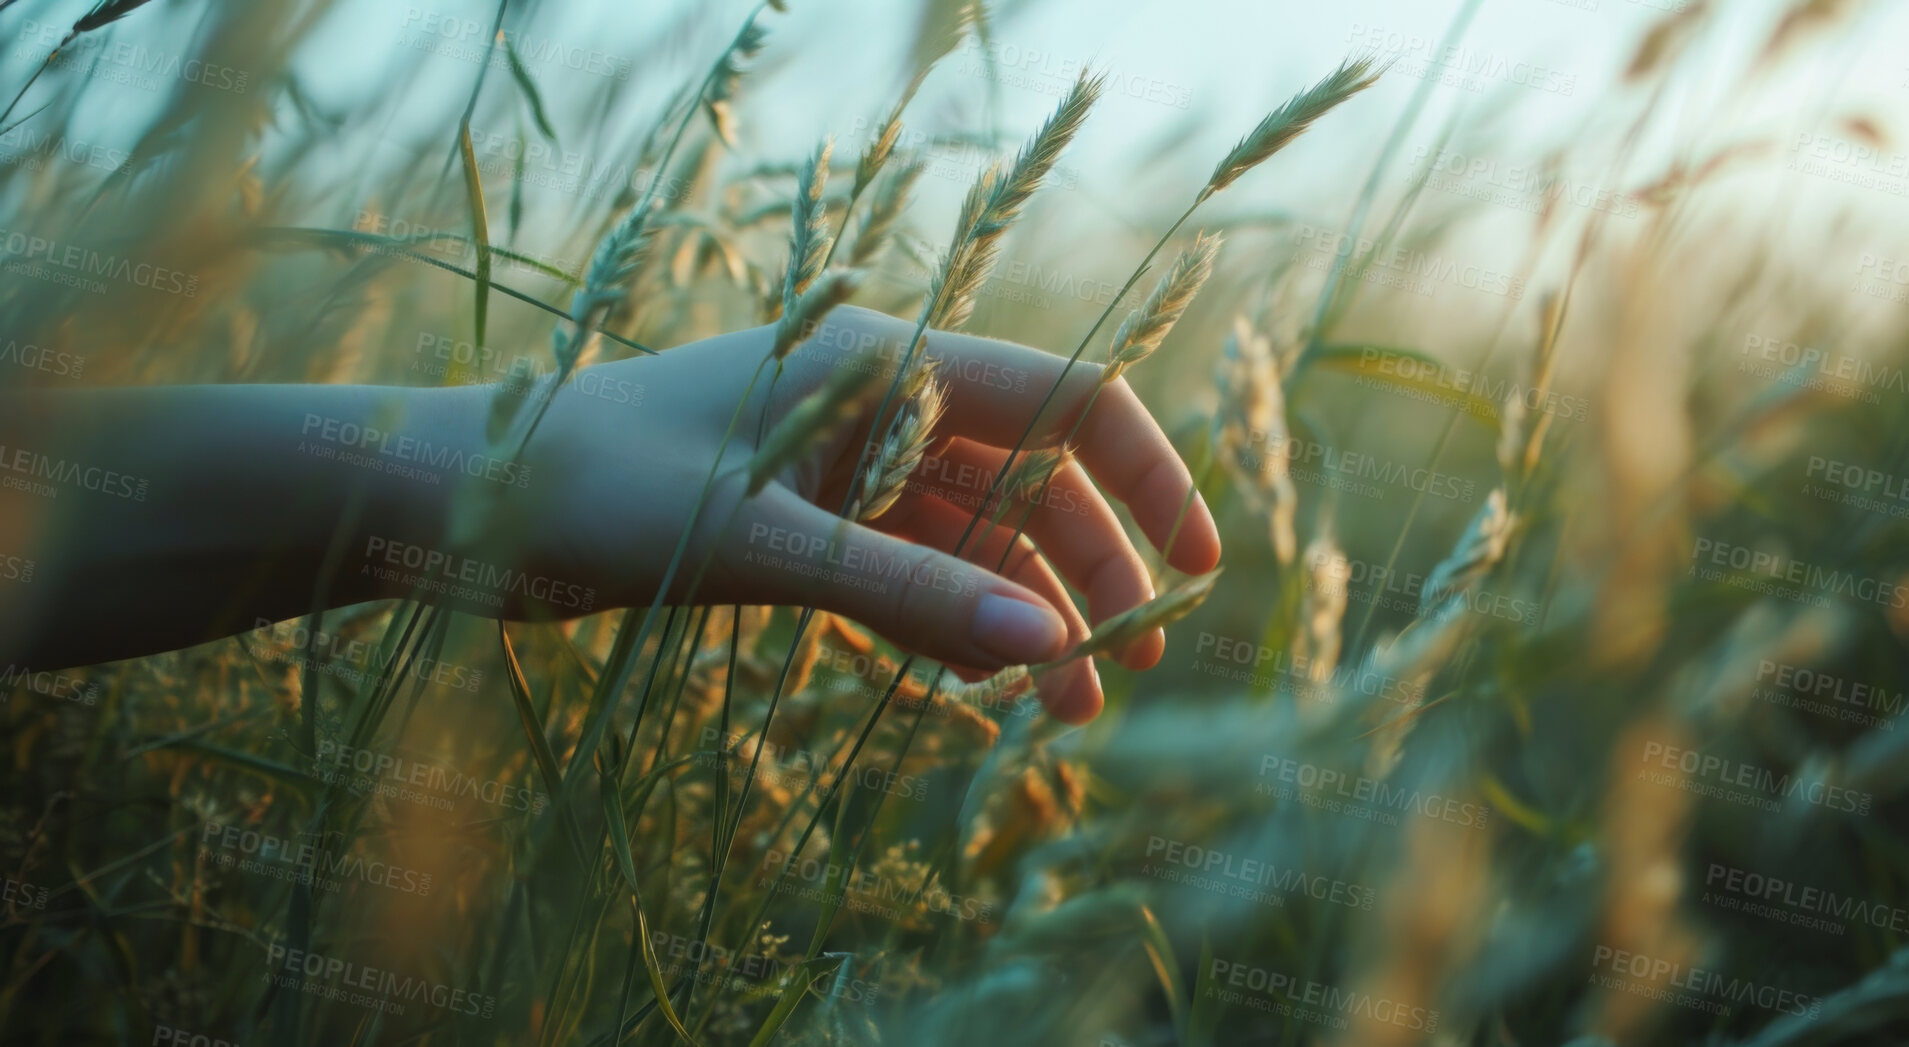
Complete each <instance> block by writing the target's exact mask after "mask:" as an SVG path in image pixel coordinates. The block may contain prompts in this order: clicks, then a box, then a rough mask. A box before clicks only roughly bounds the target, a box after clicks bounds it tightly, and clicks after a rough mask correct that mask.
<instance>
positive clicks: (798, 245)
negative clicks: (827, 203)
mask: <svg viewBox="0 0 1909 1047" xmlns="http://www.w3.org/2000/svg"><path fill="white" fill-rule="evenodd" d="M834 151H835V142H834V140H833V139H830V138H824V139H823V140H822V144H821V145H818V146H816V148H815V152H814V153H812V154H810V156H809V159H808V161H807V162H806V163H804V164H803V165H802V172H801V173H800V174H799V175H797V176H796V186H795V204H794V207H793V208H792V210H791V211H790V229H789V272H788V275H787V277H786V280H787V283H786V285H785V290H784V292H783V295H782V308H783V310H784V311H785V312H786V311H788V310H790V309H792V308H794V305H795V300H796V298H797V297H799V296H800V295H801V294H802V293H803V292H804V291H807V290H808V289H809V285H810V284H812V283H814V282H815V278H816V277H818V276H820V275H822V262H823V259H825V258H827V257H828V254H829V241H830V236H829V218H828V209H827V208H825V207H823V206H822V192H823V190H824V189H826V188H827V187H828V184H829V157H830V155H831V154H832V153H833V152H834Z"/></svg>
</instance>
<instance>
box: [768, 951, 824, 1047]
mask: <svg viewBox="0 0 1909 1047" xmlns="http://www.w3.org/2000/svg"><path fill="white" fill-rule="evenodd" d="M846 955H847V954H845V953H835V954H833V955H829V956H817V957H815V958H814V959H812V960H803V961H802V962H801V963H798V964H796V965H795V970H793V971H791V972H790V973H789V982H788V984H787V985H784V986H783V987H782V994H781V995H780V996H778V997H777V998H776V1005H775V1008H774V1009H773V1010H771V1011H770V1012H769V1016H768V1017H767V1018H765V1019H763V1022H762V1028H760V1029H757V1030H756V1035H755V1038H754V1039H752V1040H750V1041H749V1047H769V1044H770V1043H772V1042H774V1041H775V1038H776V1033H778V1032H781V1031H782V1026H783V1025H785V1024H787V1023H788V1021H789V1019H790V1017H792V1016H793V1015H794V1014H795V1009H796V1006H797V1005H798V1004H800V1003H801V1002H802V998H803V997H804V996H807V995H808V994H809V986H811V985H814V984H815V981H816V979H818V978H823V977H827V976H828V975H830V974H833V973H834V972H835V971H836V970H837V969H839V968H840V967H841V966H842V961H843V959H845V958H846Z"/></svg>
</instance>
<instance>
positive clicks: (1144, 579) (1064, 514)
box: [916, 439, 1166, 669]
mask: <svg viewBox="0 0 1909 1047" xmlns="http://www.w3.org/2000/svg"><path fill="white" fill-rule="evenodd" d="M1006 461H1007V452H1006V451H1005V450H1002V449H1001V448H998V447H987V446H984V445H982V444H977V443H974V442H973V441H971V440H965V439H956V440H954V441H952V442H951V443H950V444H949V445H948V446H947V447H946V448H945V449H943V451H942V453H941V454H940V455H939V456H936V457H934V458H933V459H931V460H930V461H928V462H926V463H924V465H923V467H922V470H921V471H920V472H919V473H917V474H916V476H917V477H918V478H919V479H921V480H922V481H924V486H925V487H927V488H929V489H931V490H934V489H936V488H938V487H939V486H940V485H942V484H947V485H949V486H950V487H952V488H953V490H951V491H950V492H949V496H948V497H947V498H946V500H947V501H949V502H952V503H954V504H955V505H957V506H965V505H977V504H979V503H980V500H981V496H982V495H983V494H985V493H986V491H987V488H988V485H989V483H990V482H991V481H992V479H993V478H994V476H995V475H996V474H997V473H998V472H999V471H1000V469H1001V467H1002V465H1003V463H1005V462H1006ZM935 493H936V494H937V495H940V491H939V490H935ZM1017 493H1018V494H1020V496H1021V497H1022V498H1023V499H1026V498H1030V497H1033V496H1034V495H1035V493H1036V492H1034V491H1028V492H1017ZM1024 513H1026V510H1025V509H1024V508H1021V507H1019V506H1017V507H1015V508H1012V509H1009V510H1008V511H1007V512H1006V513H1004V514H1003V515H1002V517H1001V522H1000V523H999V524H997V525H996V528H997V529H1006V530H1008V531H1010V532H1011V531H1012V529H1013V528H1014V526H1015V524H1016V523H1018V522H1019V521H1020V520H1021V518H1022V516H1023V514H1024ZM1027 534H1028V536H1029V537H1031V538H1033V539H1034V541H1035V544H1037V545H1038V546H1040V549H1041V552H1042V554H1043V555H1045V556H1046V557H1047V559H1048V560H1049V561H1050V562H1051V563H1052V564H1053V565H1054V567H1055V569H1056V570H1058V571H1059V572H1060V575H1061V577H1062V578H1064V579H1066V580H1067V582H1068V584H1070V585H1072V586H1073V587H1074V588H1075V589H1076V590H1077V591H1079V592H1080V593H1081V594H1082V595H1084V596H1085V597H1086V598H1087V610H1088V617H1089V618H1090V619H1091V620H1092V621H1093V622H1094V623H1095V624H1099V623H1101V622H1104V621H1106V620H1107V619H1108V618H1110V617H1112V616H1114V615H1116V614H1120V613H1121V612H1123V611H1128V610H1132V609H1133V608H1135V607H1138V606H1139V605H1141V604H1143V603H1145V602H1147V601H1148V600H1151V599H1153V596H1154V592H1153V582H1152V579H1151V578H1149V577H1148V574H1147V565H1146V564H1145V563H1144V562H1143V561H1142V560H1141V559H1140V553H1139V551H1138V550H1136V549H1135V548H1134V546H1133V542H1132V541H1131V540H1130V539H1129V538H1128V537H1127V531H1126V529H1125V528H1123V527H1122V526H1121V525H1120V519H1119V518H1118V517H1116V516H1115V515H1114V511H1113V507H1112V506H1110V505H1108V504H1107V499H1105V498H1103V497H1101V494H1100V492H1099V491H1098V490H1096V489H1095V488H1094V485H1093V483H1092V482H1091V481H1090V480H1089V479H1088V478H1087V473H1086V471H1085V470H1083V469H1082V468H1081V467H1080V465H1079V464H1078V463H1075V462H1069V463H1068V464H1067V466H1066V467H1065V468H1063V469H1061V470H1059V471H1057V472H1056V473H1055V474H1054V477H1053V480H1052V482H1050V483H1049V484H1048V485H1047V490H1046V491H1045V492H1044V493H1042V494H1040V500H1039V502H1038V503H1037V504H1036V505H1035V506H1034V508H1033V512H1032V513H1031V514H1030V515H1028V516H1027ZM988 562H989V563H990V564H992V562H993V561H988ZM1165 650H1166V634H1165V633H1164V632H1162V631H1161V630H1158V629H1156V630H1153V631H1152V632H1150V633H1148V634H1147V635H1146V636H1144V637H1142V638H1140V639H1138V640H1136V641H1134V642H1132V643H1130V644H1128V645H1127V646H1126V647H1124V648H1122V649H1121V650H1120V651H1119V652H1117V654H1118V656H1119V660H1120V663H1121V664H1122V665H1125V666H1127V667H1128V668H1130V669H1150V668H1152V667H1153V666H1154V665H1155V664H1156V663H1158V662H1159V660H1160V656H1161V655H1162V654H1163V653H1164V652H1165Z"/></svg>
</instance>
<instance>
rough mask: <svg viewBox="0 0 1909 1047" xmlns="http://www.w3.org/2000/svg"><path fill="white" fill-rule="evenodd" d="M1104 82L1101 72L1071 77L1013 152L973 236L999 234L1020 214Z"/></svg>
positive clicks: (1069, 139) (1078, 127)
mask: <svg viewBox="0 0 1909 1047" xmlns="http://www.w3.org/2000/svg"><path fill="white" fill-rule="evenodd" d="M1106 82H1107V77H1106V74H1104V73H1103V74H1098V75H1093V76H1090V75H1088V73H1087V71H1086V70H1084V69H1083V70H1081V73H1080V76H1078V77H1077V78H1075V80H1074V86H1073V87H1072V88H1070V89H1068V92H1067V95H1066V97H1064V98H1062V99H1061V104H1060V106H1059V107H1058V108H1056V109H1055V110H1054V114H1053V115H1052V116H1049V117H1048V118H1047V122H1046V123H1044V124H1042V125H1041V127H1040V130H1038V131H1035V132H1034V137H1032V138H1030V139H1028V142H1027V144H1026V145H1024V146H1022V147H1021V151H1020V152H1019V153H1017V154H1015V157H1014V163H1013V165H1012V166H1010V167H1009V168H1008V175H1007V177H1006V178H1005V179H1003V180H1002V181H1001V182H1000V183H999V184H998V185H996V186H995V188H994V193H993V196H992V197H991V198H990V199H989V200H988V204H987V208H986V209H985V211H984V212H983V213H982V215H981V221H980V225H979V227H978V228H977V229H976V230H975V234H976V235H977V236H999V235H1000V234H1001V233H1002V232H1004V231H1006V229H1007V227H1008V226H1009V225H1011V224H1013V222H1014V220H1015V219H1016V218H1019V217H1020V216H1021V209H1022V208H1023V207H1025V206H1027V201H1028V199H1029V198H1030V197H1032V196H1033V195H1034V191H1035V190H1036V189H1039V188H1040V187H1041V182H1042V181H1044V180H1045V179H1046V178H1047V176H1048V174H1049V173H1050V172H1052V171H1053V170H1054V164H1055V162H1056V161H1058V160H1059V159H1060V156H1061V153H1062V152H1064V151H1065V150H1066V149H1067V146H1068V143H1070V142H1072V141H1073V140H1074V136H1075V135H1076V134H1078V133H1080V128H1081V125H1082V124H1084V123H1086V122H1087V114H1088V112H1089V111H1090V110H1092V109H1093V107H1094V103H1095V102H1097V101H1099V100H1100V92H1101V90H1102V89H1103V88H1104V87H1105V86H1106Z"/></svg>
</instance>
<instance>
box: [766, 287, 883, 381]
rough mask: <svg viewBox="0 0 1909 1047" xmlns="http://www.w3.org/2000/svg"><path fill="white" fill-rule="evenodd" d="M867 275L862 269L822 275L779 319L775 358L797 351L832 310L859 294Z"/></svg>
mask: <svg viewBox="0 0 1909 1047" xmlns="http://www.w3.org/2000/svg"><path fill="white" fill-rule="evenodd" d="M863 275H864V270H861V269H831V270H829V271H828V272H826V273H824V274H822V278H821V279H819V280H817V281H816V282H815V286H813V287H811V288H809V290H808V293H806V294H804V295H802V296H801V297H799V298H797V299H795V302H794V304H793V305H791V306H788V307H786V308H784V309H783V310H782V316H781V317H780V318H779V319H777V320H776V337H775V344H774V346H773V347H772V348H771V350H770V351H771V352H772V353H773V354H774V355H775V358H776V359H777V360H781V359H784V358H785V357H787V356H788V355H789V354H790V353H791V352H793V351H795V347H796V346H797V345H799V344H801V342H802V339H804V338H807V337H808V336H809V333H810V332H812V331H814V330H815V328H816V325H818V324H820V323H821V322H822V318H823V317H825V316H827V315H828V314H829V311H830V310H832V309H834V308H835V307H836V306H838V305H841V304H842V303H844V302H846V301H848V300H849V299H850V298H853V297H855V291H856V289H857V288H859V287H861V286H862V277H863ZM785 293H786V292H785ZM785 300H786V299H785Z"/></svg>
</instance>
